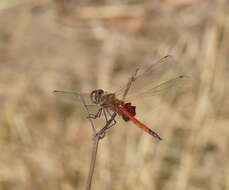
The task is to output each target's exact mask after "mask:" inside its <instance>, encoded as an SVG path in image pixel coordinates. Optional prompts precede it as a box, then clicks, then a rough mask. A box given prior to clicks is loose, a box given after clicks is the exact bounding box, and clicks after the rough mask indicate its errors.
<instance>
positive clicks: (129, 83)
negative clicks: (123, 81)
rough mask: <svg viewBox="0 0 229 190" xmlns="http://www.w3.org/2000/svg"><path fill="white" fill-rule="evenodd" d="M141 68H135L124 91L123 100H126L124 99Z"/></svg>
mask: <svg viewBox="0 0 229 190" xmlns="http://www.w3.org/2000/svg"><path fill="white" fill-rule="evenodd" d="M139 69H140V68H139V67H137V68H136V70H135V72H134V74H133V75H132V76H131V77H130V79H129V81H128V83H127V87H126V89H125V92H124V93H123V96H122V100H124V99H125V98H126V95H127V93H128V92H129V90H130V87H131V84H132V82H134V80H135V78H136V76H137V73H138V71H139Z"/></svg>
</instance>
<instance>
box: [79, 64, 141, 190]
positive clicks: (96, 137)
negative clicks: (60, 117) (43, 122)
mask: <svg viewBox="0 0 229 190" xmlns="http://www.w3.org/2000/svg"><path fill="white" fill-rule="evenodd" d="M138 71H139V68H137V69H136V70H135V73H134V74H133V75H132V76H131V78H130V79H129V82H128V83H127V87H126V90H125V92H124V94H123V99H125V97H126V95H127V93H128V91H129V89H130V87H131V84H132V82H133V81H134V80H135V77H136V75H137V72H138ZM80 99H81V101H82V103H83V105H84V108H85V110H86V112H87V114H88V116H89V115H90V112H89V110H88V107H87V105H86V103H85V100H84V98H83V97H82V96H80ZM116 116H117V113H113V115H112V116H111V118H110V119H109V120H108V121H107V122H106V124H105V126H104V127H103V128H102V129H101V130H100V131H99V132H98V133H96V130H95V126H94V124H93V121H92V119H91V118H90V117H88V120H89V121H90V123H91V127H92V130H93V136H94V138H93V141H94V144H93V148H92V155H91V162H90V169H89V174H88V178H87V183H86V190H90V189H91V183H92V178H93V174H94V170H95V163H96V157H97V152H98V146H99V141H100V140H101V139H102V138H103V137H104V135H105V132H106V130H107V129H108V128H109V127H110V125H111V123H112V122H113V121H114V119H115V117H116Z"/></svg>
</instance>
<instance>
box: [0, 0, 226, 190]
mask: <svg viewBox="0 0 229 190" xmlns="http://www.w3.org/2000/svg"><path fill="white" fill-rule="evenodd" d="M67 2H68V1H63V0H62V1H61V0H59V1H57V0H56V1H55V2H52V1H49V0H43V1H40V2H39V3H36V1H27V2H22V1H18V2H16V4H15V5H11V4H10V6H8V7H1V12H0V15H1V16H0V105H1V110H0V126H1V127H0V148H1V156H0V189H2V190H11V189H15V190H21V189H28V190H31V189H42V190H46V189H61V190H73V189H83V188H84V187H85V181H86V176H87V172H88V169H89V160H90V153H91V152H90V151H91V145H92V142H91V131H90V126H89V123H88V122H87V121H86V120H85V119H84V112H83V109H79V107H77V105H75V104H70V103H65V102H62V101H60V100H57V99H55V97H54V96H53V95H52V91H53V90H54V89H66V90H67V89H70V90H71V89H76V90H80V91H88V90H90V89H93V88H95V87H96V88H97V87H100V88H104V89H108V90H109V87H111V86H113V87H114V89H115V88H116V87H118V86H119V85H120V84H124V83H125V82H126V81H127V80H128V77H129V75H130V72H131V71H133V70H132V68H134V66H136V65H137V64H138V63H142V64H149V63H150V62H151V60H154V59H156V58H158V57H161V56H164V55H166V54H168V53H169V54H172V55H173V56H174V57H176V59H177V60H178V61H179V63H180V64H181V66H182V71H183V72H185V73H187V74H188V75H191V76H192V86H191V87H190V86H188V87H187V86H186V87H187V88H185V93H179V94H176V93H174V92H171V93H169V92H168V94H167V95H166V97H164V98H159V97H155V99H154V100H153V101H152V103H149V100H148V99H146V100H142V101H141V102H140V103H139V104H140V106H139V107H138V109H137V111H138V118H141V120H142V121H144V122H145V123H147V124H148V125H150V126H152V127H154V126H155V127H154V128H155V129H156V130H157V131H159V132H160V134H161V135H162V136H163V138H164V140H163V141H162V142H160V143H158V142H156V141H155V140H152V138H151V137H150V136H149V135H147V134H145V133H142V132H141V131H140V130H138V129H137V128H136V127H134V126H133V125H132V124H131V123H124V122H122V121H120V122H119V124H118V125H117V126H116V127H115V128H114V129H111V131H110V133H109V134H108V135H107V136H106V138H105V139H104V140H103V141H102V142H101V144H100V148H99V155H98V160H97V165H96V171H95V178H94V183H93V188H92V189H101V190H103V189H132V190H133V189H145V190H152V189H157V190H160V189H161V190H162V189H163V190H167V189H171V188H173V189H176V190H184V189H188V190H200V189H201V190H202V189H207V190H211V189H212V190H217V189H225V190H226V189H229V164H228V163H229V162H228V161H227V158H228V156H229V151H228V145H229V141H228V139H229V138H228V137H229V128H228V125H229V119H228V117H229V98H228V93H229V88H228V87H229V86H228V85H226V81H227V78H228V77H227V76H228V74H229V67H228V63H227V59H228V58H229V56H228V51H229V38H228V36H229V24H228V23H229V3H228V1H226V0H225V1H224V0H216V1H213V2H212V1H210V0H209V1H207V0H206V1H195V3H193V4H192V3H190V4H188V5H182V6H180V7H171V6H170V4H166V2H167V1H164V3H163V4H162V3H157V4H156V3H155V4H154V3H150V4H149V3H147V4H145V3H144V2H143V1H136V3H138V4H134V5H133V4H132V5H125V6H117V7H116V5H113V4H110V3H108V1H103V2H106V3H107V7H103V8H102V9H101V8H100V9H97V8H98V7H95V6H96V5H99V4H100V5H102V4H103V3H101V2H100V1H99V2H96V1H94V2H93V3H91V4H89V3H88V4H86V3H85V4H83V3H81V6H79V5H77V4H76V2H75V1H73V0H72V1H69V2H68V3H67ZM168 2H169V1H168ZM84 7H89V8H90V9H91V11H92V10H93V17H91V16H90V15H91V14H86V13H85V10H86V9H85V10H84V9H83V8H84ZM128 8H129V9H128ZM98 10H99V12H98ZM128 10H129V11H128ZM125 12H126V14H125ZM134 13H136V14H134ZM125 15H126V16H125ZM113 79H115V80H113ZM141 105H142V106H141Z"/></svg>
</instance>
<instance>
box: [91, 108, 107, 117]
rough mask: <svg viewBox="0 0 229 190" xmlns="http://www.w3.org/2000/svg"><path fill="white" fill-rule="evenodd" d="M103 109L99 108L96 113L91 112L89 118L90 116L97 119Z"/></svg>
mask: <svg viewBox="0 0 229 190" xmlns="http://www.w3.org/2000/svg"><path fill="white" fill-rule="evenodd" d="M102 110H103V108H99V110H98V112H97V113H96V114H92V113H90V114H89V115H88V116H87V118H90V119H97V118H98V117H100V116H101V114H102Z"/></svg>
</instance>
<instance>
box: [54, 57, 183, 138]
mask: <svg viewBox="0 0 229 190" xmlns="http://www.w3.org/2000/svg"><path fill="white" fill-rule="evenodd" d="M176 68H177V62H176V61H175V59H174V58H173V57H172V56H171V55H167V56H164V57H162V58H161V59H159V60H157V61H156V62H154V63H152V64H151V65H149V67H148V68H147V69H145V70H144V71H143V72H141V67H138V68H137V69H136V72H135V75H136V76H134V77H132V78H131V80H129V82H128V83H127V84H126V85H124V86H123V87H121V88H119V89H118V90H117V91H116V92H111V93H110V92H107V91H105V90H103V89H96V90H92V91H91V92H90V93H78V92H74V91H73V92H71V91H62V90H55V91H54V94H56V95H61V96H66V97H67V96H71V97H80V96H81V97H83V98H84V99H85V100H86V103H87V105H88V106H89V107H91V106H92V107H96V108H97V112H96V113H95V114H93V113H90V114H89V117H90V118H92V119H97V118H98V117H100V116H101V115H104V116H105V118H106V121H108V116H110V117H111V116H112V113H116V114H117V115H118V116H121V118H122V119H123V120H124V121H126V122H128V121H131V122H132V123H133V124H135V125H136V126H137V127H139V128H140V129H142V130H143V131H145V132H146V133H148V134H149V135H151V136H153V137H154V138H156V139H158V140H162V137H161V136H160V135H159V134H158V133H157V132H155V131H154V130H153V129H151V128H150V127H148V126H147V125H146V124H144V123H143V122H141V121H140V120H138V119H137V118H136V106H134V105H132V102H131V101H129V100H131V99H132V100H134V99H136V98H139V97H140V98H143V97H145V96H147V95H148V96H154V95H157V94H161V93H162V92H164V91H166V90H168V89H169V88H172V87H174V86H177V84H180V83H181V82H182V81H183V79H185V78H187V76H186V75H183V74H176V72H175V76H173V77H171V78H169V79H167V80H164V81H163V80H162V82H159V83H158V82H157V81H158V80H159V78H161V77H162V75H166V74H167V75H169V73H171V71H173V72H172V73H174V71H176ZM139 72H141V73H139ZM137 73H139V74H137ZM127 94H128V95H127ZM126 99H128V100H126ZM115 124H116V120H115V119H113V123H112V124H111V125H110V126H109V128H110V127H111V126H114V125H115Z"/></svg>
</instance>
